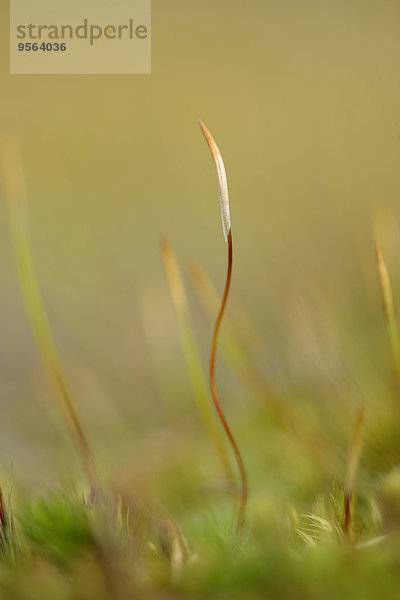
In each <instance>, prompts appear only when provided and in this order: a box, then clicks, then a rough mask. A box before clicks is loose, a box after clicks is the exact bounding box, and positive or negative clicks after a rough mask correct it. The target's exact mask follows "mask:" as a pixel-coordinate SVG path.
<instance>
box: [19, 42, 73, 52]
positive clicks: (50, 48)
mask: <svg viewBox="0 0 400 600" xmlns="http://www.w3.org/2000/svg"><path fill="white" fill-rule="evenodd" d="M66 49H67V44H66V43H65V42H61V44H60V43H59V42H42V43H41V44H39V43H38V42H33V43H32V42H20V43H19V44H18V50H19V51H20V52H31V51H32V52H38V51H40V50H41V51H42V52H65V51H66Z"/></svg>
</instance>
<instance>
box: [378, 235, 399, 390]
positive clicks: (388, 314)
mask: <svg viewBox="0 0 400 600" xmlns="http://www.w3.org/2000/svg"><path fill="white" fill-rule="evenodd" d="M375 250H376V266H377V271H378V280H379V288H380V292H381V298H382V309H383V316H384V319H385V324H386V329H387V332H388V336H389V342H390V348H391V351H392V356H393V360H394V365H395V368H396V373H397V377H398V379H399V381H400V335H399V328H398V325H397V320H396V316H395V312H394V306H393V295H392V286H391V284H390V277H389V273H388V270H387V268H386V264H385V261H384V259H383V256H382V251H381V249H380V246H379V245H378V244H376V247H375Z"/></svg>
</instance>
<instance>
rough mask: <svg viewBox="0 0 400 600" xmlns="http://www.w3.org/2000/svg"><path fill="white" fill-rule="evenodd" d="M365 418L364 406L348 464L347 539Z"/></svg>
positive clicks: (355, 428) (345, 504) (356, 419)
mask: <svg viewBox="0 0 400 600" xmlns="http://www.w3.org/2000/svg"><path fill="white" fill-rule="evenodd" d="M364 417H365V409H364V406H360V408H359V409H358V411H357V413H356V416H355V419H354V425H353V431H352V436H351V441H350V447H349V459H348V463H347V475H346V483H345V487H344V521H343V533H344V535H345V536H346V537H348V535H349V528H350V523H351V513H350V511H351V500H352V497H353V491H354V481H355V477H356V473H357V469H358V465H359V463H360V457H361V451H362V446H363V439H364Z"/></svg>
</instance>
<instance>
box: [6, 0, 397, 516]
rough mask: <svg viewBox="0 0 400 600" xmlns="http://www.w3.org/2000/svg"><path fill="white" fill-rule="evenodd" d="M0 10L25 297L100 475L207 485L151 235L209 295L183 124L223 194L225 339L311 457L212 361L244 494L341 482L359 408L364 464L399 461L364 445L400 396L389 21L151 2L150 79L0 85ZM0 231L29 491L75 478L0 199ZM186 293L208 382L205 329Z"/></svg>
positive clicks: (209, 466) (193, 152)
mask: <svg viewBox="0 0 400 600" xmlns="http://www.w3.org/2000/svg"><path fill="white" fill-rule="evenodd" d="M0 6H1V8H0V27H1V36H0V47H1V52H0V69H1V73H0V90H1V94H0V131H6V130H7V131H8V130H10V129H11V130H13V131H15V132H16V134H17V136H18V139H19V143H20V147H21V152H22V156H23V162H24V169H25V173H26V180H27V185H28V190H29V206H30V232H31V239H32V248H33V255H34V260H35V264H36V268H37V272H38V277H39V281H40V284H41V288H42V292H43V295H44V298H45V302H46V307H47V309H48V313H49V318H50V320H51V324H52V327H53V330H54V335H55V338H56V340H57V344H58V348H59V350H60V354H61V356H62V359H63V362H64V365H65V369H66V372H67V375H68V378H69V382H70V385H71V388H72V390H73V392H74V395H75V398H76V400H77V403H78V406H79V411H80V414H81V417H82V420H83V422H84V424H85V427H86V430H87V432H88V436H89V438H90V441H91V443H92V445H93V448H94V452H95V454H96V457H97V460H98V462H99V464H100V465H101V469H102V470H103V472H104V474H105V476H106V477H112V478H117V479H118V478H120V479H123V480H126V481H136V482H137V481H140V482H142V483H143V485H145V483H144V482H146V484H147V485H148V487H149V489H150V490H152V491H156V492H157V494H158V497H159V498H161V500H162V501H163V502H165V503H166V504H167V506H169V507H171V506H177V505H178V504H179V502H181V501H182V500H184V501H185V500H187V499H188V498H191V499H192V498H196V497H197V496H196V495H197V494H198V490H199V489H200V487H201V486H202V485H203V484H204V482H208V481H211V482H212V481H213V480H217V479H218V478H219V477H220V473H219V469H218V465H217V464H216V461H215V458H214V456H213V454H212V450H211V449H210V447H209V445H208V442H207V438H206V436H205V435H204V431H203V428H202V423H201V420H200V417H199V415H198V412H197V408H196V404H195V400H194V395H193V391H192V389H191V387H190V383H189V379H188V376H187V372H186V367H185V361H184V356H183V353H182V348H181V344H180V339H179V332H178V327H177V320H176V315H175V312H174V309H173V305H172V303H171V299H170V295H169V291H168V287H167V284H166V280H165V274H164V270H163V265H162V261H161V258H160V249H159V243H160V238H161V236H165V237H167V238H168V239H169V241H170V243H171V244H172V247H173V249H174V251H175V253H176V255H177V257H178V260H179V261H180V264H181V266H182V270H183V272H184V267H185V264H186V263H187V261H190V260H196V261H198V262H199V263H200V264H201V265H202V267H203V268H204V269H205V271H206V273H207V274H208V276H209V278H210V280H211V281H212V283H213V284H214V285H215V287H216V288H217V290H222V287H223V281H224V276H225V269H226V247H225V243H224V240H223V237H222V230H221V223H220V214H219V204H218V196H217V188H216V180H215V173H214V169H213V165H212V163H211V159H210V156H209V152H208V149H207V147H206V144H205V142H204V139H203V137H202V135H201V132H200V130H199V127H198V124H197V119H199V118H201V119H202V120H204V122H205V123H206V124H207V126H208V127H209V129H210V130H211V131H212V132H213V134H214V136H215V138H216V140H217V143H218V144H219V146H220V148H221V150H222V153H223V156H224V160H225V164H226V167H227V172H228V178H229V184H230V193H231V213H232V222H233V237H234V249H235V256H234V259H235V264H234V276H233V285H232V292H231V293H232V296H231V301H230V309H231V311H230V317H231V322H232V323H233V326H234V327H236V328H237V333H238V336H239V337H240V336H242V337H241V340H242V343H243V347H244V348H245V349H246V352H247V355H248V357H249V358H250V359H251V361H252V362H253V364H254V366H255V367H256V368H257V370H258V372H259V374H260V377H262V378H263V379H264V380H265V381H266V382H267V383H268V385H269V386H270V387H271V388H272V389H273V390H274V394H275V393H276V395H277V396H278V397H279V402H281V403H282V405H283V406H285V409H289V410H290V411H293V413H292V414H293V415H294V416H295V417H294V418H295V420H296V423H297V430H300V432H301V435H300V437H302V439H303V442H304V440H306V442H305V443H304V444H300V445H296V444H297V442H296V443H295V440H294V437H293V434H292V433H291V429H290V427H288V428H285V427H282V426H281V425H276V424H273V423H272V421H271V418H270V414H269V412H268V406H269V398H268V394H265V397H262V398H260V397H259V398H254V394H252V393H250V391H249V389H248V387H247V386H246V385H245V384H243V382H242V381H241V379H240V377H238V375H237V373H235V372H234V371H233V370H232V369H229V368H228V367H227V366H226V365H225V364H224V363H223V361H222V360H221V359H219V361H218V383H219V389H220V394H221V400H222V401H223V404H224V406H225V408H226V412H227V415H228V418H229V419H230V421H231V423H232V428H233V429H234V431H235V432H236V435H237V439H238V443H239V445H240V447H241V449H242V452H243V456H244V459H245V461H246V463H247V465H248V468H249V477H250V481H251V485H252V487H253V490H254V489H256V490H257V489H259V488H261V487H262V486H266V487H269V488H270V489H271V487H272V489H274V490H275V491H276V492H277V493H283V494H285V495H289V494H293V493H294V492H293V490H294V489H295V490H296V494H297V495H299V496H305V497H307V495H310V496H311V495H312V494H314V493H316V491H317V490H318V489H319V490H320V489H321V488H323V486H324V485H326V486H328V485H330V482H331V481H332V480H333V479H338V480H339V481H340V480H341V479H342V478H343V476H344V472H345V460H346V452H347V440H348V436H349V431H350V429H351V424H352V419H353V417H354V413H355V410H356V408H357V407H358V406H359V404H360V403H361V402H363V403H365V404H366V406H367V408H368V411H369V413H368V414H369V421H368V423H369V425H368V427H369V428H370V430H371V431H370V440H371V445H370V446H369V448H371V450H370V454H371V456H370V458H371V465H376V466H378V464H379V465H381V463H382V461H384V460H389V458H393V455H391V454H390V453H386V454H385V453H382V445H384V444H385V442H386V441H387V440H386V439H382V436H380V435H379V431H380V429H379V427H380V425H379V423H381V422H382V421H385V419H389V420H390V418H391V417H390V413H387V411H386V409H385V406H387V405H389V404H390V402H391V400H393V397H394V396H396V390H395V389H394V387H395V383H394V379H395V377H394V375H393V368H392V361H391V355H390V349H389V346H388V342H387V339H386V334H385V327H384V322H383V318H382V315H381V308H380V299H379V291H378V286H377V280H376V270H375V262H374V260H375V259H374V241H375V240H376V239H377V240H378V241H379V242H380V243H381V244H382V248H383V251H384V255H385V258H386V262H387V264H388V268H389V270H390V272H391V276H392V284H393V289H394V297H395V299H398V298H399V297H400V266H399V261H398V257H399V255H400V228H399V216H400V215H399V204H400V121H399V112H398V109H399V106H400V77H399V72H400V35H399V33H400V4H399V3H398V2H397V1H396V0H379V1H378V0H352V1H348V2H342V1H339V0H324V1H323V2H321V1H318V0H303V1H302V2H296V1H291V0H281V1H280V2H273V1H270V0H250V1H248V2H246V3H243V2H238V1H237V0H218V1H215V0H202V2H195V1H193V0H185V1H178V0H170V1H169V2H160V1H159V0H153V3H152V74H151V75H150V76H135V75H132V76H94V75H92V76H61V75H60V76H16V75H9V74H8V69H9V65H8V60H9V50H8V18H9V15H8V6H7V2H5V0H1V5H0ZM0 228H1V231H0V281H1V287H0V290H1V291H0V402H1V412H0V465H1V470H2V477H3V480H7V479H9V478H10V476H11V475H10V474H11V472H13V474H14V478H15V479H16V480H17V481H19V482H22V483H23V485H25V486H27V487H28V488H32V489H36V490H39V489H43V487H46V486H52V485H54V484H55V483H57V482H59V481H61V482H64V483H65V482H68V481H70V480H73V479H74V478H79V477H80V475H79V473H80V468H79V464H78V461H77V458H76V456H75V453H74V450H73V448H72V445H71V443H70V441H69V440H68V438H67V436H66V434H65V430H64V424H63V422H62V420H61V418H60V416H59V413H58V409H57V406H56V404H55V402H54V398H53V391H52V389H51V387H50V385H49V383H48V381H47V378H46V375H45V373H44V371H43V368H42V364H41V362H40V358H39V355H38V352H37V349H36V347H35V344H34V341H33V338H32V335H31V332H30V329H29V324H28V321H27V318H26V315H25V311H24V307H23V303H22V300H21V297H20V293H19V288H18V283H17V279H16V275H15V268H14V262H13V256H12V251H11V244H10V238H9V232H8V218H7V206H6V202H5V200H4V193H3V188H2V190H1V195H0ZM185 284H186V290H187V293H188V298H189V302H190V308H191V311H192V317H193V322H194V326H195V330H196V335H197V340H198V345H199V351H200V354H201V357H202V361H203V364H204V368H205V369H206V367H207V355H208V349H209V344H210V339H211V332H212V322H211V320H210V319H209V317H208V316H206V315H204V314H203V312H202V310H201V308H200V304H199V302H198V299H197V298H196V295H195V294H194V292H193V290H192V288H191V285H190V282H189V280H188V279H187V278H186V279H185ZM396 304H398V302H397V301H396ZM235 309H236V310H235ZM238 315H239V317H240V318H239V317H238ZM249 321H251V324H250V322H249ZM385 431H386V432H387V431H388V430H387V429H385ZM387 437H390V436H386V438H387ZM393 437H395V435H394V434H393ZM387 443H388V444H389V441H388V442H387ZM299 448H300V449H299ZM294 449H295V450H294ZM393 451H394V450H393ZM393 451H392V452H393ZM382 456H385V458H382ZM396 456H397V455H396ZM315 460H320V461H322V462H323V465H324V468H323V469H319V470H318V469H314V468H310V465H311V464H313V461H314V462H315ZM320 464H321V463H320ZM272 466H275V467H277V469H276V471H277V472H279V475H278V474H277V475H276V476H275V478H274V479H273V478H272V479H271V477H272V476H271V475H270V471H271V468H272Z"/></svg>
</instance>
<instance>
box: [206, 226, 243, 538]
mask: <svg viewBox="0 0 400 600" xmlns="http://www.w3.org/2000/svg"><path fill="white" fill-rule="evenodd" d="M227 243H228V270H227V274H226V281H225V289H224V294H223V296H222V302H221V307H220V309H219V313H218V316H217V320H216V322H215V327H214V335H213V339H212V343H211V351H210V385H211V393H212V396H213V400H214V404H215V408H216V409H217V412H218V415H219V418H220V420H221V423H222V426H223V428H224V429H225V433H226V435H227V436H228V439H229V442H230V444H231V446H232V450H233V452H234V454H235V458H236V462H237V464H238V467H239V472H240V479H241V486H242V490H241V496H240V506H239V514H238V522H237V528H238V530H239V531H241V529H242V527H243V523H244V517H245V512H246V505H247V497H248V483H247V475H246V469H245V466H244V463H243V459H242V455H241V454H240V450H239V448H238V446H237V444H236V441H235V438H234V437H233V434H232V432H231V430H230V427H229V425H228V423H227V421H226V419H225V415H224V413H223V410H222V408H221V405H220V402H219V397H218V391H217V386H216V383H215V354H216V349H217V342H218V334H219V330H220V327H221V321H222V317H223V316H224V312H225V307H226V303H227V300H228V295H229V288H230V285H231V278H232V258H233V247H232V230H231V229H230V230H229V233H228V236H227Z"/></svg>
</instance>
